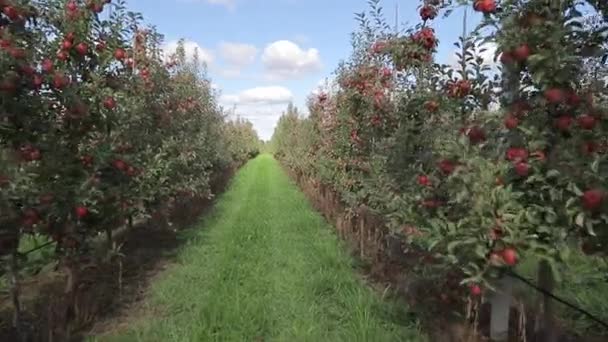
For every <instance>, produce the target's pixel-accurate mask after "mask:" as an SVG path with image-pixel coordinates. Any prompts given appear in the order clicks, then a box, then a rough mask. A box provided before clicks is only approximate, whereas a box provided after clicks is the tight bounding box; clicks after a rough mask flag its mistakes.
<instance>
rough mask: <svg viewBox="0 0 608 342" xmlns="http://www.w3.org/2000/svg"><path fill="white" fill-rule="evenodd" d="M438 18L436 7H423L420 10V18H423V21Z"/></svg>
mask: <svg viewBox="0 0 608 342" xmlns="http://www.w3.org/2000/svg"><path fill="white" fill-rule="evenodd" d="M436 16H437V10H436V9H435V7H433V6H430V5H425V6H422V8H421V9H420V18H422V20H425V21H426V20H429V19H431V20H432V19H435V17H436Z"/></svg>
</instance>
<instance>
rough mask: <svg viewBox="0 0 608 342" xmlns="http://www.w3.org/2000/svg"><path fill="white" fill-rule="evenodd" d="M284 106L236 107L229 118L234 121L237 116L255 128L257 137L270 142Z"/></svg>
mask: <svg viewBox="0 0 608 342" xmlns="http://www.w3.org/2000/svg"><path fill="white" fill-rule="evenodd" d="M285 108H286V106H285V105H284V104H275V105H270V106H250V105H248V106H241V107H237V108H236V109H235V111H234V113H233V114H232V115H230V116H229V117H230V118H231V119H235V118H236V117H237V116H239V117H241V118H244V119H247V120H248V121H249V122H251V124H252V125H253V127H254V128H255V130H256V132H257V133H258V136H259V137H260V138H261V139H264V140H270V138H271V137H272V134H273V133H274V128H275V127H276V125H277V122H278V121H279V118H280V117H281V114H282V113H283V112H284V111H285Z"/></svg>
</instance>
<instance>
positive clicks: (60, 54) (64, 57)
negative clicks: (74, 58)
mask: <svg viewBox="0 0 608 342" xmlns="http://www.w3.org/2000/svg"><path fill="white" fill-rule="evenodd" d="M68 58H69V55H68V54H67V52H65V51H59V52H57V59H59V60H60V61H66V60H67V59H68Z"/></svg>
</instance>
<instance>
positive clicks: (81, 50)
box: [76, 43, 89, 56]
mask: <svg viewBox="0 0 608 342" xmlns="http://www.w3.org/2000/svg"><path fill="white" fill-rule="evenodd" d="M88 51H89V46H88V45H87V44H86V43H79V44H78V45H76V52H78V54H79V55H81V56H86V54H87V53H88Z"/></svg>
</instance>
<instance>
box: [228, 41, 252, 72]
mask: <svg viewBox="0 0 608 342" xmlns="http://www.w3.org/2000/svg"><path fill="white" fill-rule="evenodd" d="M219 50H220V54H221V55H222V58H224V59H225V60H226V61H227V62H228V63H229V64H231V65H233V66H236V67H243V66H246V65H250V64H252V63H253V62H255V57H256V55H257V53H258V49H257V48H256V47H255V46H254V45H251V44H243V43H230V42H221V43H220V46H219Z"/></svg>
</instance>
